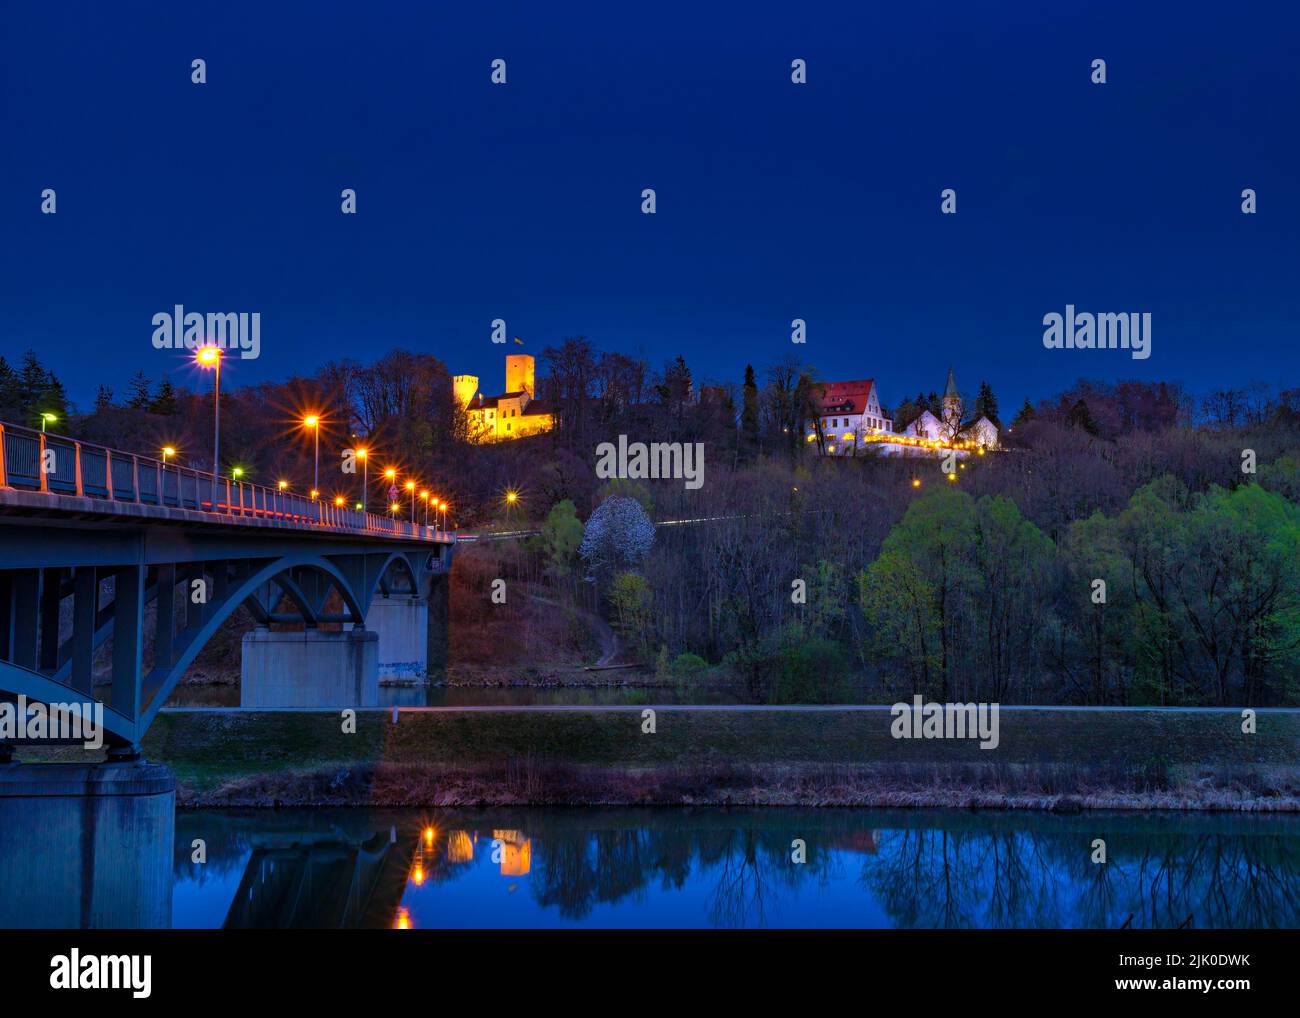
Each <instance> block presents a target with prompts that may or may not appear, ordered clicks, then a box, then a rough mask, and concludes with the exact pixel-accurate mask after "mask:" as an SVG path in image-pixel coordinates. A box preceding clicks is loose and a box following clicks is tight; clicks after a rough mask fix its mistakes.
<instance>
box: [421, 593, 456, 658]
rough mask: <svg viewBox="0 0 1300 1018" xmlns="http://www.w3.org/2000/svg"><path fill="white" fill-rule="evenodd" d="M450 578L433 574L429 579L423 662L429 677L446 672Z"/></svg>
mask: <svg viewBox="0 0 1300 1018" xmlns="http://www.w3.org/2000/svg"><path fill="white" fill-rule="evenodd" d="M450 590H451V577H450V575H449V573H446V572H443V573H435V574H434V575H432V576H431V577H429V594H428V632H427V639H426V644H425V646H426V650H425V662H426V668H427V670H428V672H429V674H430V675H433V674H435V673H438V672H443V671H446V669H447V660H448V650H449V644H450V640H449V635H448V634H449V629H450V626H451V596H450Z"/></svg>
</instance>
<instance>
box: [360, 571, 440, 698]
mask: <svg viewBox="0 0 1300 1018" xmlns="http://www.w3.org/2000/svg"><path fill="white" fill-rule="evenodd" d="M428 626H429V610H428V607H427V606H426V605H425V601H424V598H422V597H419V596H418V595H410V594H399V595H395V596H390V597H381V596H378V595H376V597H375V599H374V600H373V601H371V602H370V610H369V611H368V612H366V628H367V629H372V630H374V631H375V632H376V633H378V634H379V682H380V684H381V685H391V686H407V685H424V684H425V683H427V682H428V681H429V676H428V662H429V659H428V652H429V644H428V639H429V637H428Z"/></svg>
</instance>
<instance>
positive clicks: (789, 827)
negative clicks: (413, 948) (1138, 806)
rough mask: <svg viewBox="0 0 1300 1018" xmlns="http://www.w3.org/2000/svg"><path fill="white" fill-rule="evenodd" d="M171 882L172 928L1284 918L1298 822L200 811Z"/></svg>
mask: <svg viewBox="0 0 1300 1018" xmlns="http://www.w3.org/2000/svg"><path fill="white" fill-rule="evenodd" d="M195 838H203V839H204V841H205V843H206V846H207V852H208V856H207V860H208V861H207V862H206V863H204V864H202V865H199V864H195V863H193V862H192V861H191V845H192V843H193V840H194V839H195ZM1094 838H1104V839H1105V840H1106V843H1107V851H1108V856H1109V860H1110V861H1109V863H1108V864H1106V865H1104V866H1100V865H1096V864H1094V863H1092V862H1091V861H1090V853H1091V843H1092V841H1093V839H1094ZM795 839H801V840H802V841H803V842H804V843H805V845H806V849H805V851H806V856H805V858H806V861H805V862H803V863H801V864H797V863H794V862H793V861H792V843H793V842H794V841H795ZM175 877H176V884H175V888H174V895H173V901H174V920H175V924H176V925H178V926H220V925H227V926H372V927H389V928H392V927H397V928H414V929H421V928H461V927H493V928H533V927H551V926H611V927H617V926H624V927H684V926H691V927H715V928H733V927H763V926H796V927H926V928H932V927H972V928H1004V927H1049V928H1055V927H1112V928H1113V927H1119V926H1121V925H1124V924H1125V922H1128V924H1129V925H1130V926H1133V927H1161V928H1164V927H1171V926H1178V925H1181V924H1183V923H1185V922H1188V924H1189V925H1192V926H1195V927H1295V926H1300V820H1298V819H1297V818H1289V817H1260V818H1242V817H1232V816H1222V817H1214V816H1209V817H1201V816H1184V815H1179V816H1168V815H1161V816H1144V815H1116V814H1107V815H1083V816H1078V817H1057V816H1050V815H1026V814H1014V815H1004V814H996V815H995V814H985V815H974V814H966V813H944V812H942V811H933V812H929V811H927V812H905V813H902V812H880V811H849V810H823V811H793V810H789V811H788V810H769V811H758V812H728V811H722V810H699V811H693V810H646V811H602V810H573V809H568V810H517V811H510V810H493V811H485V812H441V813H438V814H436V815H425V814H418V813H415V812H409V811H408V812H370V811H359V810H351V811H279V810H277V811H245V812H233V811H222V812H209V811H205V812H202V813H182V814H181V815H180V816H178V818H177V850H176V866H175ZM1189 919H1190V922H1189Z"/></svg>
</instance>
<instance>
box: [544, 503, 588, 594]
mask: <svg viewBox="0 0 1300 1018" xmlns="http://www.w3.org/2000/svg"><path fill="white" fill-rule="evenodd" d="M541 537H542V545H543V547H544V548H545V549H546V558H547V561H548V562H549V564H550V567H551V570H552V571H553V572H554V573H555V574H556V575H557V576H567V575H568V574H569V572H570V570H571V569H572V568H573V560H574V556H575V555H576V554H577V552H578V546H579V544H581V542H582V521H581V520H579V519H578V514H577V511H576V509H575V508H574V505H573V503H572V502H571V501H569V500H568V499H567V498H566V499H564V500H563V501H560V502H557V503H555V505H553V506H551V511H550V512H549V513H547V514H546V520H545V522H543V523H542V534H541Z"/></svg>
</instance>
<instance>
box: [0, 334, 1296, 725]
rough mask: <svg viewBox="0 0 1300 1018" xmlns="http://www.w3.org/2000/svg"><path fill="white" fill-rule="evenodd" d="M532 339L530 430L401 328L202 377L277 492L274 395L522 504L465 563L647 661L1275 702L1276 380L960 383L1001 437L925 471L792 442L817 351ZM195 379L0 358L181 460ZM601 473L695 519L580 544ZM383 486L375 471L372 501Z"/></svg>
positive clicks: (1046, 697)
mask: <svg viewBox="0 0 1300 1018" xmlns="http://www.w3.org/2000/svg"><path fill="white" fill-rule="evenodd" d="M539 366H540V368H541V374H540V377H539V383H538V385H539V392H538V397H539V398H540V399H543V400H545V401H546V402H547V403H548V404H549V405H550V406H551V407H552V408H553V409H554V411H555V413H556V416H557V421H558V427H557V428H556V430H555V431H554V432H552V433H550V434H547V435H541V436H537V437H534V438H529V439H524V440H520V441H515V442H508V443H497V444H491V445H473V444H469V443H467V441H466V437H465V435H466V430H465V422H464V414H463V412H462V411H461V410H460V407H459V405H458V404H457V403H456V400H455V398H454V395H453V391H452V385H451V378H450V375H449V373H448V371H447V369H446V367H445V366H444V365H443V364H442V363H441V362H440V361H438V360H437V359H436V358H434V357H432V356H429V355H427V354H419V353H413V352H407V351H397V352H393V353H390V354H388V355H386V356H384V357H382V358H380V359H379V360H377V361H375V362H373V363H370V364H361V363H358V362H353V361H346V362H337V363H332V364H329V365H327V366H326V367H325V368H323V369H322V370H321V371H319V372H318V373H316V374H315V375H313V376H311V377H303V378H294V379H290V380H287V381H285V382H282V383H275V384H266V385H258V386H245V387H238V386H236V385H234V384H230V385H228V386H227V385H226V380H225V379H223V393H222V404H221V415H222V438H221V442H222V452H223V455H222V465H223V469H230V468H231V467H233V466H235V465H239V466H240V467H241V468H242V469H243V470H244V472H245V476H246V477H248V478H250V479H252V480H257V481H263V482H265V483H274V482H275V481H276V480H278V479H281V478H288V479H290V480H291V483H292V485H293V486H294V487H295V488H296V489H299V490H305V489H306V487H307V486H308V485H309V483H310V478H311V472H312V458H313V445H312V438H313V436H312V435H311V434H310V433H309V432H308V430H307V429H305V428H303V427H302V426H301V421H302V417H303V416H304V414H306V413H316V414H320V415H321V417H322V420H323V424H322V430H321V437H320V441H321V453H320V455H321V476H322V484H321V487H322V492H323V494H324V495H326V496H327V497H328V496H330V495H332V494H334V493H335V492H336V491H337V492H338V493H340V494H346V495H347V496H348V497H349V499H351V498H353V497H360V484H361V479H360V477H359V476H356V475H350V474H345V473H343V472H342V470H341V468H340V464H341V463H342V462H343V452H344V450H346V449H349V448H356V447H357V446H358V444H359V443H364V444H365V445H366V446H367V447H368V448H369V449H371V450H372V458H371V462H372V464H373V466H372V469H378V468H383V467H386V466H389V465H391V466H393V467H394V468H395V469H396V470H398V471H399V473H400V474H401V476H403V477H412V478H418V479H419V480H420V482H421V484H426V485H428V486H429V487H430V488H431V489H432V490H434V491H435V493H436V494H439V495H440V496H441V497H442V498H444V499H446V500H448V501H449V502H450V503H451V504H452V506H453V510H452V519H451V522H452V524H453V525H454V526H458V527H461V528H465V529H472V530H476V531H482V530H485V529H491V528H494V527H497V528H504V529H521V528H524V527H527V526H529V525H531V526H535V527H537V528H538V529H539V530H540V533H538V534H537V536H535V537H532V538H530V539H528V540H526V541H520V542H510V543H507V542H502V543H499V544H495V545H493V546H492V547H491V549H490V550H489V549H487V548H481V549H479V550H477V551H476V552H474V554H476V555H478V556H481V557H482V556H486V557H487V558H488V563H487V568H486V571H484V569H483V568H482V567H483V562H482V561H480V562H479V563H478V565H477V567H476V569H477V572H476V575H477V574H482V575H500V576H504V577H506V578H508V579H519V580H524V581H527V582H529V583H533V584H542V585H545V586H547V587H550V588H552V590H553V591H554V592H555V594H556V595H557V596H560V597H563V598H567V599H568V600H569V601H570V602H571V603H574V604H579V603H581V604H584V605H586V606H588V607H591V608H595V609H597V610H599V611H601V612H602V613H603V614H605V615H606V616H607V617H608V618H609V620H610V622H611V624H613V625H614V626H615V628H616V629H617V630H618V631H619V632H620V634H621V636H622V638H623V641H624V645H625V648H626V652H627V653H628V654H630V655H632V656H634V657H635V658H636V659H638V660H639V661H641V662H642V663H643V664H644V665H645V666H646V667H647V668H654V669H655V670H656V671H658V672H659V673H661V674H663V675H668V676H671V677H672V678H673V679H674V680H675V681H680V682H683V683H703V682H722V681H726V682H732V683H736V684H739V686H740V687H741V688H743V690H744V691H745V695H746V696H747V697H748V698H750V699H753V700H755V701H767V702H795V701H798V702H818V701H824V700H830V699H835V698H839V697H840V696H842V691H843V689H845V688H848V687H852V688H853V689H855V690H863V691H865V692H863V693H862V694H861V695H864V696H868V697H870V698H872V699H879V700H884V701H886V702H892V701H893V700H894V699H898V698H904V697H907V696H910V695H911V694H912V693H921V694H923V695H925V696H927V697H933V698H938V699H945V700H946V699H961V700H984V701H1002V702H1012V703H1069V704H1115V705H1137V704H1165V705H1198V704H1205V705H1230V704H1252V705H1259V706H1269V705H1280V704H1286V705H1294V704H1297V703H1300V688H1298V686H1300V683H1298V682H1297V678H1296V675H1297V666H1300V565H1298V564H1297V563H1300V390H1297V389H1294V388H1281V389H1270V388H1267V387H1264V386H1254V387H1248V388H1244V389H1223V390H1219V391H1215V392H1211V393H1205V394H1199V395H1195V396H1194V395H1192V394H1189V393H1186V392H1184V391H1183V390H1182V388H1181V387H1179V386H1178V385H1177V384H1175V383H1173V382H1163V383H1148V382H1121V383H1115V384H1111V383H1100V382H1091V381H1086V380H1081V381H1079V382H1077V383H1075V384H1074V385H1072V386H1070V387H1069V388H1067V389H1065V390H1064V391H1062V392H1060V393H1054V394H1051V395H1049V396H1045V397H1043V398H1041V399H1038V400H1037V401H1031V400H1029V399H1024V400H1023V402H1022V403H1021V405H1020V406H1019V409H1018V411H1017V412H1016V413H1015V415H1014V416H1012V417H1011V418H1010V419H1009V420H1008V419H1004V415H1003V414H1001V413H1000V412H999V403H998V399H997V397H996V395H995V394H994V393H993V392H992V390H991V389H990V388H989V387H988V386H987V383H982V384H981V385H980V389H979V392H978V394H977V395H972V396H971V398H970V399H969V400H968V404H969V405H975V404H978V405H979V406H980V408H981V412H983V413H986V414H988V415H989V416H990V417H991V418H992V419H993V420H994V421H995V422H996V423H998V425H999V426H1000V429H1001V441H1002V444H1003V450H1002V451H999V452H996V453H990V454H988V455H986V456H979V457H975V456H972V457H970V459H968V460H967V461H965V462H964V463H963V465H962V467H961V469H960V471H958V472H956V473H955V476H954V478H953V479H951V480H950V479H949V478H948V477H947V476H946V475H945V474H943V473H942V472H941V471H940V469H939V466H938V463H937V461H935V460H930V459H919V458H918V459H899V458H885V457H879V456H876V455H871V454H869V453H867V452H864V453H863V454H862V455H859V456H856V457H849V458H835V459H827V458H821V457H818V456H816V455H815V451H814V450H813V449H810V448H809V446H808V443H807V442H805V440H804V436H805V433H806V428H807V426H808V423H809V421H810V419H811V417H812V416H813V408H814V406H815V400H814V394H815V386H816V384H817V382H818V375H817V372H816V371H815V370H814V369H813V368H811V367H809V366H807V365H803V364H800V363H798V362H796V361H786V362H783V363H778V364H775V365H771V366H765V367H762V368H760V369H759V370H755V368H754V367H753V366H741V367H742V368H743V374H742V372H741V371H740V370H738V372H737V375H738V377H739V378H740V381H739V382H735V381H729V382H713V381H710V380H697V379H695V378H694V377H693V376H692V373H691V371H690V368H689V366H688V364H687V362H686V361H685V359H684V358H681V357H678V358H676V359H674V360H671V361H669V362H668V363H667V364H665V365H663V366H662V367H661V368H659V369H654V368H652V367H651V366H650V365H648V364H646V363H645V362H643V361H639V360H637V359H634V358H630V357H627V356H625V355H623V354H618V353H605V352H601V351H598V350H596V349H595V348H594V347H593V346H592V345H591V344H590V343H588V342H587V341H586V340H583V339H571V340H567V341H566V342H564V343H562V344H559V345H557V346H555V347H552V348H548V349H547V350H546V351H545V352H544V353H543V354H542V357H541V363H540V365H539ZM203 381H204V379H203V378H202V377H201V376H198V375H196V376H195V377H194V387H193V388H185V387H180V386H175V387H174V386H173V385H172V384H171V383H170V382H157V383H155V382H153V381H151V380H149V379H147V378H144V377H143V376H138V377H137V378H136V379H135V380H134V381H133V383H132V385H131V388H130V391H129V392H128V393H126V395H125V397H124V398H120V399H119V398H117V397H116V396H115V395H114V394H113V393H111V392H109V391H108V390H107V389H103V388H101V391H100V393H99V398H98V400H97V401H96V404H95V406H94V407H93V408H89V409H87V410H85V411H82V412H78V411H77V408H75V407H71V406H69V405H68V402H67V397H66V395H65V394H64V392H63V388H62V386H61V385H60V384H59V383H58V380H57V378H55V376H54V374H53V372H52V371H50V370H49V369H47V368H45V367H44V366H43V365H41V364H40V362H39V360H38V359H37V358H36V357H35V355H33V354H29V355H28V356H27V357H26V358H24V359H23V360H22V361H21V362H20V363H19V364H18V366H17V367H13V366H11V365H10V364H8V363H7V362H5V361H3V359H0V420H4V421H8V422H11V423H19V424H26V425H28V426H31V425H32V423H33V417H34V415H35V417H36V419H37V420H39V414H40V413H42V412H53V413H55V415H56V416H57V417H58V419H59V420H58V422H57V423H56V424H53V425H51V428H52V430H58V431H60V432H63V433H67V434H72V435H74V436H76V437H78V438H80V439H82V440H85V441H92V442H99V443H102V444H105V445H110V446H113V447H117V448H126V449H131V450H136V451H142V452H150V451H153V450H156V449H158V448H161V447H162V446H163V445H169V446H172V447H174V448H176V449H177V450H179V457H178V458H179V460H180V461H181V462H188V463H190V464H192V465H195V466H198V467H202V468H207V467H208V466H209V465H210V458H211V434H210V429H211V414H212V395H211V391H210V390H205V389H203V387H202V383H203ZM231 381H232V382H233V379H232V380H231ZM933 396H934V394H933V393H930V394H926V393H918V394H917V395H916V397H915V398H907V399H904V400H903V401H902V402H901V403H899V404H896V405H895V408H894V414H895V416H898V415H900V414H901V415H902V416H906V415H907V414H910V413H915V412H919V410H918V409H917V408H918V407H921V408H924V407H922V404H927V405H928V404H929V403H930V401H931V400H932V398H933ZM1011 405H1014V403H1013V404H1011ZM51 408H53V409H51ZM618 435H627V436H629V437H631V438H632V439H634V440H638V441H645V442H655V441H662V442H691V443H695V442H699V443H702V444H703V446H704V449H705V464H706V465H705V475H704V479H705V483H704V484H703V486H702V487H701V488H700V489H699V490H688V489H687V488H685V487H684V486H683V484H682V482H681V481H669V480H664V481H638V482H628V481H615V482H607V481H604V480H602V479H600V478H598V477H597V476H596V473H595V471H594V469H593V463H594V459H595V448H596V446H597V445H598V444H599V443H600V442H604V441H612V440H615V439H616V437H617V436H618ZM326 479H328V480H326ZM373 480H374V477H373V475H372V482H373ZM507 491H513V492H517V493H518V497H517V499H516V500H513V501H509V500H507V499H506V498H505V497H504V496H505V493H506V492H507ZM611 496H614V497H616V499H617V500H618V501H619V502H620V503H621V504H624V505H626V504H627V503H635V505H636V506H639V507H640V510H642V511H643V512H644V515H645V517H647V518H648V519H650V520H653V521H660V522H661V521H667V520H678V519H699V518H707V519H709V520H711V522H709V523H707V524H699V525H691V526H660V527H658V528H657V529H655V530H653V531H652V532H651V535H650V542H651V543H652V547H651V546H650V545H649V544H647V543H646V541H645V540H643V538H642V537H641V536H638V533H639V531H638V530H637V527H638V526H639V523H638V518H637V513H636V512H635V511H619V512H614V511H613V510H612V509H611V510H610V511H609V512H606V513H605V514H604V516H603V517H602V518H601V522H600V533H601V535H602V541H603V543H602V545H601V547H602V548H603V549H604V551H602V554H601V555H600V556H595V557H599V558H600V561H598V562H597V561H594V560H593V559H594V556H593V554H592V552H591V547H592V546H593V545H592V542H591V540H590V533H591V531H592V529H593V527H592V520H593V518H595V517H596V515H597V510H598V509H599V508H600V507H602V504H606V503H607V500H608V499H609V498H610V497H611ZM383 500H384V496H383V494H382V492H381V491H380V490H379V489H378V487H377V486H376V488H374V489H373V490H372V491H371V505H372V508H374V509H376V510H378V509H380V508H381V506H382V502H383ZM605 517H608V518H605ZM584 537H588V541H587V547H585V548H584Z"/></svg>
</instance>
